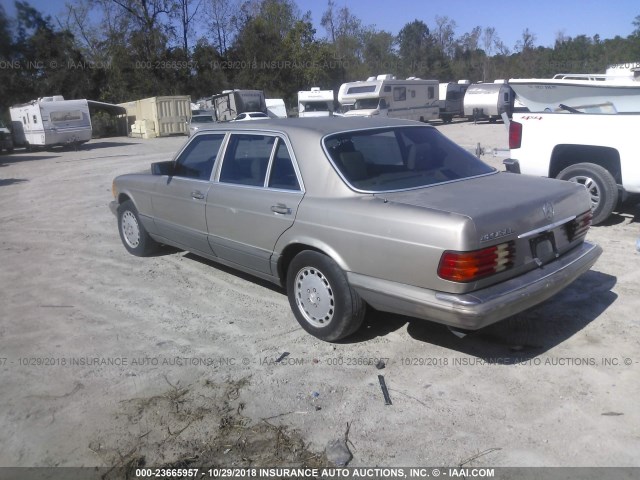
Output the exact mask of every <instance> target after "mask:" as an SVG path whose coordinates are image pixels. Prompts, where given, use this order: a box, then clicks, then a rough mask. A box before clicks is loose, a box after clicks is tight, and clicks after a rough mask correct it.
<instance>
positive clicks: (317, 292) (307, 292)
mask: <svg viewBox="0 0 640 480" xmlns="http://www.w3.org/2000/svg"><path fill="white" fill-rule="evenodd" d="M287 295H288V296H289V304H290V305H291V309H292V310H293V313H294V315H295V317H296V320H298V323H299V324H300V325H301V326H302V328H304V329H305V330H306V331H307V332H309V333H310V334H311V335H313V336H314V337H316V338H319V339H320V340H325V341H327V342H334V341H336V340H340V339H342V338H345V337H348V336H349V335H351V334H353V333H355V332H356V331H357V330H358V329H359V328H360V326H361V325H362V321H363V320H364V314H365V311H366V304H365V303H364V302H363V300H362V299H361V298H360V296H359V295H358V294H357V293H356V291H355V290H353V289H352V288H351V286H350V285H349V282H348V281H347V276H346V275H345V273H344V272H343V271H342V269H341V268H340V267H339V266H338V264H337V263H336V262H334V261H333V260H332V259H330V258H329V257H327V256H326V255H323V254H322V253H318V252H314V251H309V250H306V251H303V252H301V253H299V254H298V255H297V256H296V257H295V258H294V259H293V260H292V261H291V264H290V265H289V269H288V273H287Z"/></svg>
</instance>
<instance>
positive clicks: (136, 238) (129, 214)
mask: <svg viewBox="0 0 640 480" xmlns="http://www.w3.org/2000/svg"><path fill="white" fill-rule="evenodd" d="M118 232H120V240H122V244H123V245H124V248H126V249H127V251H128V252H129V253H130V254H132V255H135V256H136V257H146V256H147V255H150V254H152V253H154V252H155V251H157V250H158V247H159V244H158V242H156V241H155V240H154V239H153V238H151V236H150V235H149V233H148V232H147V230H146V229H145V228H144V225H142V222H141V221H140V217H139V215H138V210H137V209H136V206H135V205H134V204H133V202H132V201H131V200H127V201H125V202H123V203H122V204H120V205H119V206H118Z"/></svg>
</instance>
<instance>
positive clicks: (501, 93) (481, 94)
mask: <svg viewBox="0 0 640 480" xmlns="http://www.w3.org/2000/svg"><path fill="white" fill-rule="evenodd" d="M514 97H515V95H514V94H513V90H511V87H510V86H509V85H508V84H507V83H506V82H505V81H504V80H496V81H495V82H494V83H474V84H473V85H470V86H469V88H467V93H465V94H464V116H465V117H467V118H469V119H473V120H474V121H477V120H480V119H488V120H489V121H490V122H495V121H496V120H497V119H499V118H500V117H501V115H502V113H503V112H505V113H506V114H507V115H509V116H511V114H512V113H513V101H514Z"/></svg>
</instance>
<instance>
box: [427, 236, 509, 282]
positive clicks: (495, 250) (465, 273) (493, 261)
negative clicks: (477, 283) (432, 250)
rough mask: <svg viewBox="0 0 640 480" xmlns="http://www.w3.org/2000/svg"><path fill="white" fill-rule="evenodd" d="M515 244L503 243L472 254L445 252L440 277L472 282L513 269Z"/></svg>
mask: <svg viewBox="0 0 640 480" xmlns="http://www.w3.org/2000/svg"><path fill="white" fill-rule="evenodd" d="M515 253H516V248H515V242H513V241H511V242H506V243H501V244H500V245H495V246H493V247H488V248H483V249H482V250H474V251H472V252H450V251H447V252H444V253H443V254H442V258H441V259H440V265H439V266H438V275H439V276H440V278H443V279H444V280H450V281H452V282H472V281H474V280H478V279H480V278H484V277H488V276H490V275H494V274H496V273H500V272H503V271H505V270H508V269H509V268H511V267H513V259H514V258H515Z"/></svg>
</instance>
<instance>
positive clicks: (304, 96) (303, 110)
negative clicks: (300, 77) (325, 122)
mask: <svg viewBox="0 0 640 480" xmlns="http://www.w3.org/2000/svg"><path fill="white" fill-rule="evenodd" d="M332 114H333V90H320V87H312V88H311V90H309V91H305V90H301V91H299V92H298V116H299V117H329V116H331V115H332Z"/></svg>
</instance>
